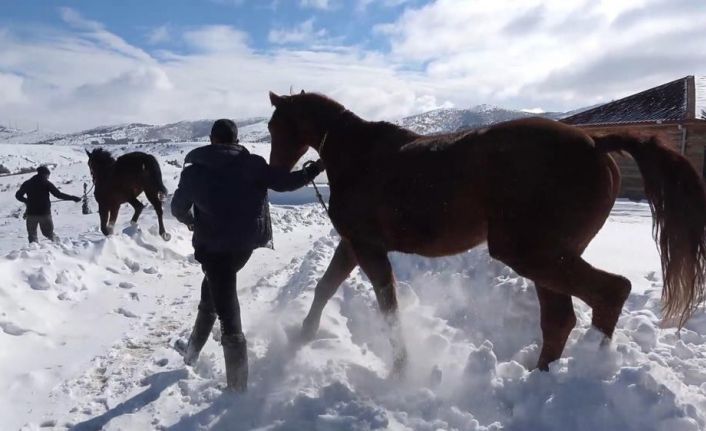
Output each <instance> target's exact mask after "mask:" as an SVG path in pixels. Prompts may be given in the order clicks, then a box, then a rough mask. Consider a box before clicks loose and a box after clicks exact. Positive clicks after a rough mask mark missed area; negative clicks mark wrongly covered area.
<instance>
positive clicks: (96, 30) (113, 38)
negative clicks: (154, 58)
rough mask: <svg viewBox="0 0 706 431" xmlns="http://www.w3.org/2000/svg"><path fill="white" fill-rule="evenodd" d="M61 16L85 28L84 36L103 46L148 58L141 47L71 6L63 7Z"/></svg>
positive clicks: (73, 25)
mask: <svg viewBox="0 0 706 431" xmlns="http://www.w3.org/2000/svg"><path fill="white" fill-rule="evenodd" d="M60 12H61V18H62V19H63V20H64V21H65V22H66V23H67V24H69V25H70V26H72V27H74V28H76V29H78V30H83V31H84V32H85V33H84V37H86V38H87V39H91V40H94V41H96V42H98V43H99V44H100V45H101V46H104V47H107V48H110V49H112V50H115V51H117V52H120V53H123V54H126V55H128V56H131V57H135V58H139V59H143V60H148V59H149V58H150V56H149V54H147V53H146V52H145V51H143V50H142V49H140V48H137V47H135V46H133V45H130V44H129V43H127V42H126V41H125V40H123V39H122V38H121V37H119V36H117V35H115V34H113V33H111V32H109V31H108V30H106V29H105V27H104V26H103V24H101V23H99V22H96V21H91V20H88V19H85V18H83V16H81V14H79V13H78V12H76V11H75V10H73V9H71V8H66V7H64V8H61V9H60Z"/></svg>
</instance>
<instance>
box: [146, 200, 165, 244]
mask: <svg viewBox="0 0 706 431" xmlns="http://www.w3.org/2000/svg"><path fill="white" fill-rule="evenodd" d="M145 195H146V196H147V200H148V201H150V203H151V204H152V206H153V207H154V212H156V213H157V222H158V223H159V235H160V236H161V237H162V239H163V240H165V241H169V239H170V238H171V235H169V234H168V233H167V231H166V229H164V220H163V219H162V216H163V211H162V201H161V200H160V199H159V194H158V193H157V192H153V191H150V192H149V193H148V192H147V191H145Z"/></svg>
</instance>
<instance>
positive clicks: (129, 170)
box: [86, 148, 170, 241]
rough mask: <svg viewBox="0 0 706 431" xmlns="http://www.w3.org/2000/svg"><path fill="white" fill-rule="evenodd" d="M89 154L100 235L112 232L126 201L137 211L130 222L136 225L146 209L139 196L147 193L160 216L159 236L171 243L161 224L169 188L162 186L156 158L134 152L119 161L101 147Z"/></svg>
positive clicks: (160, 171)
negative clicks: (163, 203) (164, 198)
mask: <svg viewBox="0 0 706 431" xmlns="http://www.w3.org/2000/svg"><path fill="white" fill-rule="evenodd" d="M86 154H87V155H88V168H89V169H90V170H91V176H92V177H93V183H94V184H95V187H96V190H95V192H94V196H95V198H96V202H98V213H99V214H100V220H101V232H103V234H104V235H111V234H112V233H113V227H114V226H115V220H116V219H117V218H118V212H119V211H120V205H121V204H123V203H125V202H127V203H129V204H130V205H131V206H132V207H133V208H134V210H135V213H134V214H133V216H132V219H131V220H130V222H131V223H133V224H135V223H137V219H138V217H140V213H142V209H143V208H144V207H145V205H144V204H143V203H142V202H140V201H139V200H138V199H137V196H138V195H139V194H140V193H142V192H143V191H144V192H145V195H146V196H147V200H148V201H150V203H151V204H152V206H153V207H154V210H155V212H156V213H157V220H158V222H159V234H160V235H161V236H162V238H163V239H164V240H165V241H169V239H170V235H169V233H167V232H166V231H165V229H164V222H163V221H162V197H163V196H164V195H165V194H166V193H167V189H166V187H164V183H162V170H161V169H160V168H159V163H158V162H157V159H155V158H154V156H152V155H150V154H146V153H142V152H139V151H135V152H132V153H127V154H124V155H122V156H120V157H118V159H117V160H116V159H114V158H113V156H112V155H111V154H110V153H109V152H108V151H106V150H104V149H102V148H96V149H95V150H93V151H91V152H89V151H87V150H86Z"/></svg>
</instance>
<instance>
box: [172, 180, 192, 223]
mask: <svg viewBox="0 0 706 431" xmlns="http://www.w3.org/2000/svg"><path fill="white" fill-rule="evenodd" d="M190 178H191V170H190V169H189V168H188V167H187V168H186V169H184V170H183V171H182V173H181V177H180V178H179V185H178V186H177V189H176V190H175V191H174V196H172V215H173V216H174V217H175V218H176V219H177V220H179V221H180V222H181V223H184V224H185V225H187V226H188V227H189V229H191V228H192V227H193V225H194V223H195V222H196V219H195V218H194V213H193V211H192V207H193V206H194V198H193V190H192V187H191V179H190Z"/></svg>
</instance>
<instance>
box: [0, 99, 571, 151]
mask: <svg viewBox="0 0 706 431" xmlns="http://www.w3.org/2000/svg"><path fill="white" fill-rule="evenodd" d="M581 110H583V109H580V110H576V111H571V112H569V113H561V112H545V113H541V114H534V113H529V112H526V111H518V110H512V109H504V108H500V107H497V106H493V105H485V104H484V105H477V106H474V107H472V108H469V109H460V108H442V109H436V110H433V111H429V112H425V113H422V114H417V115H412V116H409V117H405V118H402V119H400V120H397V121H395V124H399V125H400V126H402V127H405V128H408V129H411V130H413V131H415V132H417V133H421V134H433V133H448V132H454V131H458V130H465V129H471V128H475V127H481V126H487V125H490V124H495V123H500V122H503V121H509V120H514V119H517V118H524V117H531V116H542V117H547V118H551V119H555V120H556V119H560V118H563V117H565V116H567V115H571V114H574V113H577V112H580V111H581ZM213 121H214V119H203V120H187V121H179V122H176V123H170V124H165V125H151V124H144V123H128V124H118V125H110V126H101V127H95V128H92V129H89V130H84V131H81V132H76V133H69V134H59V133H52V132H47V131H39V130H34V131H22V130H18V129H11V128H6V127H2V126H0V143H8V144H50V145H84V146H85V145H129V144H155V143H179V142H206V141H208V135H209V132H210V130H211V125H212V124H213ZM267 121H268V119H267V118H265V117H253V118H246V119H239V120H235V122H236V123H237V124H238V129H239V135H240V141H241V142H251V143H267V142H269V141H270V134H269V132H268V130H267Z"/></svg>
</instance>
